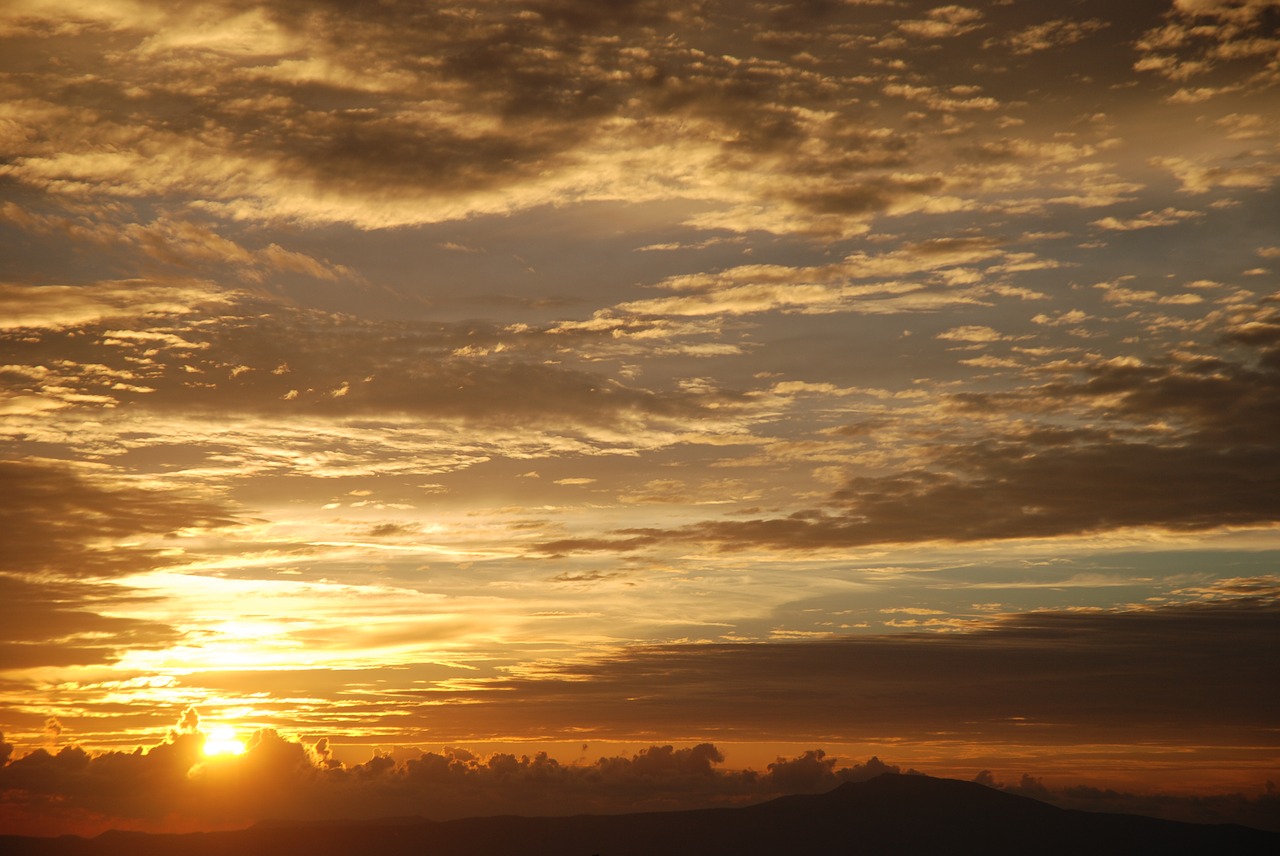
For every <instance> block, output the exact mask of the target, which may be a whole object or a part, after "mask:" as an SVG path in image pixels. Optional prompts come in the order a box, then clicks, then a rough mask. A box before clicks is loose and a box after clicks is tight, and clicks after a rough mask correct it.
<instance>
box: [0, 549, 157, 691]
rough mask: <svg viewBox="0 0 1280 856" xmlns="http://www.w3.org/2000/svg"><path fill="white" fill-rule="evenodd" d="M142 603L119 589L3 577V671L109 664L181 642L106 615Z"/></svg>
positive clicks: (141, 623)
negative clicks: (127, 655) (138, 650)
mask: <svg viewBox="0 0 1280 856" xmlns="http://www.w3.org/2000/svg"><path fill="white" fill-rule="evenodd" d="M8 537H9V538H10V539H11V540H14V541H16V540H17V538H16V537H15V536H12V535H11V536H8ZM141 600H143V598H141V597H140V596H139V595H137V594H135V593H132V592H130V591H129V590H127V589H122V588H121V587H120V586H116V585H111V586H106V585H97V584H93V583H87V582H53V581H48V580H45V581H41V582H32V581H28V580H23V579H21V578H18V577H14V576H9V575H5V574H0V627H3V628H4V629H3V630H2V631H0V637H3V640H4V642H5V645H4V647H3V649H2V650H0V669H27V668H33V667H37V666H83V665H92V664H97V663H108V662H112V661H114V660H116V659H117V658H118V657H119V655H120V653H121V652H122V651H124V650H126V649H133V648H142V649H146V648H160V647H164V646H167V645H171V644H173V643H174V642H176V641H177V639H178V633H177V632H176V631H174V630H173V629H172V628H170V627H168V626H167V625H165V624H162V623H160V622H157V621H147V620H142V619H137V618H123V617H120V616H113V615H105V614H103V612H106V611H109V610H111V609H113V608H120V607H126V606H129V605H133V606H135V607H136V606H137V605H138V603H139V602H140V601H141Z"/></svg>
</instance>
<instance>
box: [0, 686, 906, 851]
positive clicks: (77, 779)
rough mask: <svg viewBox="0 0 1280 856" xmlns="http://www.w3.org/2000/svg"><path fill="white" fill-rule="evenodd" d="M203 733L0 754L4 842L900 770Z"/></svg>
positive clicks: (193, 723) (814, 783) (802, 782)
mask: <svg viewBox="0 0 1280 856" xmlns="http://www.w3.org/2000/svg"><path fill="white" fill-rule="evenodd" d="M188 712H189V713H190V712H191V709H188ZM202 727H203V726H202V725H201V724H200V721H199V717H198V716H194V715H187V716H184V721H183V724H182V725H181V726H180V727H179V728H177V729H174V730H172V731H170V733H169V734H168V736H167V738H166V739H165V740H164V741H163V742H162V743H159V744H158V745H155V746H152V747H150V748H149V749H147V750H146V751H144V750H142V749H141V748H139V749H138V750H137V751H136V752H132V753H125V752H106V753H101V754H96V755H94V754H90V753H88V752H85V751H84V750H83V749H80V748H78V747H75V746H66V747H63V748H62V749H61V750H59V751H58V752H57V753H50V752H49V751H47V750H45V749H37V750H34V751H32V752H29V753H27V754H25V755H23V756H21V757H18V758H12V757H10V755H9V753H6V754H5V755H4V756H0V785H2V786H3V787H4V789H5V794H6V799H5V801H4V803H3V804H2V805H0V820H2V821H3V822H4V823H5V828H6V830H7V831H10V832H17V833H28V834H30V833H32V832H39V831H40V830H41V829H42V825H43V824H47V823H49V822H51V820H52V818H53V817H55V816H61V817H64V818H65V817H67V816H74V817H76V818H77V819H78V820H79V821H80V828H78V829H77V831H78V832H80V833H81V834H93V833H96V832H98V831H100V830H101V829H103V828H107V827H111V828H142V829H150V830H167V831H185V830H190V829H209V828H215V829H216V828H226V827H229V826H244V825H248V824H250V823H252V822H254V821H257V820H264V819H271V820H282V819H303V820H320V819H333V818H382V817H387V816H391V815H401V816H421V817H426V818H431V819H447V818H456V817H466V816H482V815H490V814H494V813H503V814H517V813H518V814H526V815H539V814H556V815H563V814H573V813H586V812H591V813H605V812H612V813H620V812H634V811H644V810H657V809H664V808H670V807H673V806H677V805H678V806H680V807H681V808H689V807H701V806H712V805H736V804H741V803H743V802H746V801H758V800H762V799H765V798H768V797H771V796H776V795H778V794H780V793H790V792H797V791H816V790H825V789H829V788H830V787H834V786H835V785H836V784H839V783H840V782H842V781H862V780H865V779H869V778H872V777H873V776H875V775H878V774H880V773H883V772H899V768H898V767H895V766H891V765H887V764H884V763H882V762H881V761H880V760H879V759H876V758H873V759H871V760H870V761H869V762H868V763H867V764H865V765H864V764H858V763H853V764H849V763H848V762H846V763H845V764H844V765H840V764H839V759H837V758H836V757H834V756H827V754H826V753H825V752H823V751H822V750H815V751H810V752H806V753H804V754H803V755H801V756H799V757H797V758H794V759H785V758H781V757H780V758H778V759H777V762H776V763H774V764H770V765H769V767H768V771H767V772H765V773H763V774H762V773H757V772H756V771H754V770H724V769H720V768H719V765H721V764H723V763H724V760H725V758H724V755H723V754H722V753H721V752H720V751H719V750H718V749H717V748H716V747H715V746H714V745H713V744H710V743H700V744H696V745H691V746H687V747H675V746H672V745H653V746H649V747H648V748H644V749H640V750H639V751H638V752H635V753H634V754H630V755H612V756H603V757H599V758H598V759H596V760H595V761H587V760H586V759H585V758H583V759H578V760H577V761H575V762H574V763H572V764H564V763H561V762H559V761H557V760H556V759H554V758H551V757H549V756H548V755H547V754H546V753H537V754H534V755H532V756H530V755H521V756H517V755H513V754H509V753H496V754H491V755H479V754H476V753H474V752H471V751H469V750H467V749H464V748H459V747H454V748H446V749H444V750H442V751H440V752H418V753H403V752H402V753H400V754H401V756H402V757H401V759H400V760H393V759H392V758H391V757H390V756H388V755H382V754H375V755H374V756H373V757H372V758H371V759H370V760H368V761H366V762H364V763H361V764H354V765H350V766H347V765H343V764H342V763H340V762H337V761H335V760H333V759H332V758H331V757H330V750H329V748H328V741H327V740H325V739H324V738H321V739H319V740H317V741H315V742H314V743H304V742H302V741H300V740H297V739H295V738H290V737H285V736H283V735H281V734H279V733H278V732H276V731H274V730H270V729H264V730H259V731H256V732H255V733H254V734H253V735H252V737H251V738H250V739H249V740H248V741H247V744H246V748H245V752H244V754H243V755H240V756H234V757H231V756H214V757H205V756H203V755H202V753H201V749H202V747H203V745H204V743H205V734H204V733H202V731H201V730H200V729H201V728H202ZM4 745H5V746H9V744H4ZM585 749H586V747H585V746H584V751H585ZM6 760H7V761H8V763H7V764H5V763H3V762H4V761H6Z"/></svg>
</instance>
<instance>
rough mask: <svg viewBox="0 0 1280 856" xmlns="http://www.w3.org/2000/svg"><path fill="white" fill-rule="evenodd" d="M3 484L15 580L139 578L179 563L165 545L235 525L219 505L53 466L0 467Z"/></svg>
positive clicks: (1, 503) (1, 507)
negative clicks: (185, 535) (181, 534)
mask: <svg viewBox="0 0 1280 856" xmlns="http://www.w3.org/2000/svg"><path fill="white" fill-rule="evenodd" d="M0 476H2V480H3V481H4V484H5V490H4V492H3V496H0V525H3V528H4V530H5V532H7V533H9V534H8V536H7V538H6V546H5V551H4V555H3V557H2V558H0V570H3V571H6V572H8V573H10V574H21V575H47V576H49V577H52V578H54V579H77V578H78V579H86V578H88V579H92V578H110V577H117V576H123V575H127V574H135V573H139V572H140V571H144V570H146V569H148V568H155V567H159V566H161V565H164V564H171V563H174V562H175V559H174V557H173V555H172V552H171V551H172V547H173V546H174V545H173V544H172V543H167V544H163V545H162V544H161V543H160V542H161V540H162V539H164V538H166V537H168V536H172V535H175V534H177V533H179V532H183V531H199V530H207V529H217V528H222V527H229V526H234V525H236V523H237V520H236V517H235V516H234V515H233V514H232V513H231V512H230V511H229V510H228V509H226V508H224V507H222V506H220V505H217V504H214V503H211V502H205V501H200V500H195V499H192V498H190V497H188V496H185V495H183V494H181V493H178V492H176V491H171V490H155V489H149V488H144V487H136V486H134V485H131V484H129V483H128V482H122V481H118V480H112V479H107V478H104V477H103V476H102V475H101V474H94V473H93V472H92V471H91V470H87V469H86V468H74V467H71V466H69V465H66V464H62V463H57V462H52V461H34V460H33V461H12V460H11V461H0Z"/></svg>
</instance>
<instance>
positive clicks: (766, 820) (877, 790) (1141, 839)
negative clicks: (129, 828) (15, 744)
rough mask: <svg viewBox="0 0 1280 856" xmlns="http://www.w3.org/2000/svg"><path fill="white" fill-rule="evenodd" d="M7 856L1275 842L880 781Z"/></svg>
mask: <svg viewBox="0 0 1280 856" xmlns="http://www.w3.org/2000/svg"><path fill="white" fill-rule="evenodd" d="M0 845H2V846H0V849H3V851H4V852H5V853H6V854H9V856H26V854H32V856H36V854H39V856H115V854H129V856H147V855H148V854H169V853H182V854H185V856H214V854H232V853H234V854H237V856H258V854H263V856H265V854H288V853H307V854H311V856H329V855H330V854H332V855H333V856H337V854H349V853H378V854H385V856H398V854H409V853H413V854H430V856H499V854H504V856H505V854H522V856H541V854H546V856H551V854H558V856H559V855H560V854H564V856H572V854H582V856H641V854H664V856H681V854H689V856H695V854H697V855H698V856H706V854H718V853H724V854H730V853H732V854H740V856H751V855H752V854H778V853H787V854H807V853H859V854H864V853H895V854H913V853H944V852H953V853H955V852H960V853H968V852H973V853H977V852H982V853H1015V852H1016V853H1027V852H1030V853H1037V854H1057V853H1062V854H1067V853H1070V854H1078V853H1090V854H1095V856H1096V854H1110V853H1115V854H1121V853H1123V854H1133V853H1219V854H1225V853H1230V854H1242V853H1276V852H1280V834H1277V833H1273V832H1264V831H1261V830H1256V829H1250V828H1247V827H1243V826H1235V825H1225V824H1221V825H1208V824H1191V823H1180V822H1176V821H1167V820H1157V819H1155V818H1149V817H1140V816H1137V815H1123V814H1103V813H1094V812H1083V811H1073V810H1068V809H1060V808H1056V807H1054V806H1051V805H1048V804H1046V803H1042V802H1039V801H1037V800H1033V799H1029V798H1027V797H1020V796H1015V795H1012V794H1007V793H1001V792H999V791H996V790H992V789H991V788H987V787H985V786H983V785H980V784H975V783H973V782H962V781H957V780H953V779H938V778H932V777H929V776H920V775H897V774H885V775H882V776H879V777H877V778H875V779H872V780H871V781H868V782H857V783H853V782H850V783H846V784H844V785H841V786H840V787H838V788H836V789H835V790H833V791H830V792H829V793H826V794H820V795H801V796H787V797H781V798H779V799H775V800H772V801H770V802H766V803H762V804H759V805H753V806H747V807H743V808H727V809H707V810H699V811H674V812H658V813H644V814H624V815H598V816H592V815H582V816H577V817H488V818H471V819H466V820H454V821H445V822H430V821H417V820H406V819H395V820H383V821H373V822H334V823H309V824H289V823H277V824H259V825H257V826H255V827H253V828H251V829H245V830H241V831H235V832H209V833H192V834H185V835H149V834H145V833H139V832H108V833H105V834H103V835H100V836H98V837H96V838H92V839H84V838H78V837H73V836H63V837H61V838H21V837H16V836H3V837H0Z"/></svg>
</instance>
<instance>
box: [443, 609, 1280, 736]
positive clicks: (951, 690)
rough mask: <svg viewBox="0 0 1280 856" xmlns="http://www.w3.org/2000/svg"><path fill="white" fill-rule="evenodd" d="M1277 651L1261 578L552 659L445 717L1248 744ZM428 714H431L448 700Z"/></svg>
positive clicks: (484, 721)
mask: <svg viewBox="0 0 1280 856" xmlns="http://www.w3.org/2000/svg"><path fill="white" fill-rule="evenodd" d="M1278 647H1280V605H1277V600H1276V596H1275V590H1274V588H1273V589H1272V590H1271V592H1270V593H1269V595H1268V596H1266V597H1263V598H1238V599H1231V600H1224V601H1220V602H1208V603H1198V604H1191V605H1185V606H1176V607H1172V606H1171V607H1164V608H1153V609H1133V610H1121V611H1087V610H1086V611H1078V612H1051V611H1046V612H1033V613H1026V614H1021V615H1014V616H1008V617H1005V618H1001V619H998V620H994V621H992V622H990V623H981V624H979V625H977V627H976V628H975V629H972V630H969V631H967V632H954V633H942V634H926V633H914V634H905V635H897V636H850V637H845V638H836V639H830V640H807V641H799V642H773V643H751V644H704V645H666V646H649V647H636V648H633V649H629V650H627V651H625V652H623V653H620V654H618V655H615V656H613V657H609V658H605V659H600V660H597V661H594V662H587V663H579V664H575V665H573V666H571V667H568V666H567V667H564V679H563V680H561V679H556V678H555V677H554V673H552V674H551V675H549V676H548V677H547V678H545V679H507V680H500V681H497V682H496V683H495V684H493V687H492V688H493V689H501V690H503V692H500V693H482V694H481V695H480V696H478V697H477V698H476V700H477V701H482V702H484V703H482V704H469V705H464V706H463V707H462V708H461V709H460V710H459V714H458V715H459V716H465V718H466V721H467V727H468V728H469V729H471V730H472V733H475V732H476V731H485V730H489V729H492V730H493V731H494V733H501V732H500V729H503V728H508V729H509V728H510V727H511V722H512V721H513V720H519V721H521V722H525V723H529V726H528V727H533V728H537V727H538V725H537V724H538V723H553V722H554V723H572V724H573V727H574V728H575V729H576V730H578V731H579V732H581V733H594V734H598V735H602V736H604V735H616V736H622V735H627V734H638V733H644V731H645V729H646V728H649V727H651V724H652V723H654V722H662V723H664V724H665V727H666V728H668V729H670V730H674V731H680V732H682V733H685V734H695V735H712V734H714V735H720V736H721V737H722V738H723V739H739V740H756V739H789V740H796V741H801V740H814V739H828V740H830V739H839V740H841V741H845V742H858V741H863V740H868V739H872V738H873V737H874V738H875V739H883V738H885V737H886V736H888V735H892V736H894V738H895V739H907V740H932V739H936V738H938V736H939V735H942V736H943V739H954V740H965V741H979V742H988V741H990V742H1000V741H1013V742H1020V741H1030V742H1033V743H1036V744H1041V745H1057V744H1081V743H1114V744H1126V743H1130V742H1133V741H1134V740H1141V741H1148V740H1151V741H1160V742H1162V743H1165V744H1181V743H1187V744H1194V743H1196V742H1197V741H1201V740H1204V741H1209V742H1211V743H1217V744H1218V745H1237V746H1248V745H1254V744H1253V743H1252V741H1257V740H1261V741H1264V742H1265V741H1268V740H1270V738H1269V737H1268V736H1267V735H1268V734H1269V729H1270V728H1271V721H1272V719H1273V716H1272V711H1273V710H1274V707H1275V705H1276V703H1277V702H1280V689H1277V688H1280V680H1277V678H1280V673H1278V672H1277V666H1276V662H1277V659H1276V655H1277V653H1278ZM432 696H433V697H438V694H432ZM424 700H425V699H424ZM463 711H465V713H463ZM432 715H433V718H434V719H435V720H436V721H437V722H438V723H439V724H440V726H441V727H443V725H444V722H445V720H446V719H447V718H448V717H449V716H450V709H449V706H447V705H446V706H444V707H442V708H441V707H437V708H433V714H432Z"/></svg>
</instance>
